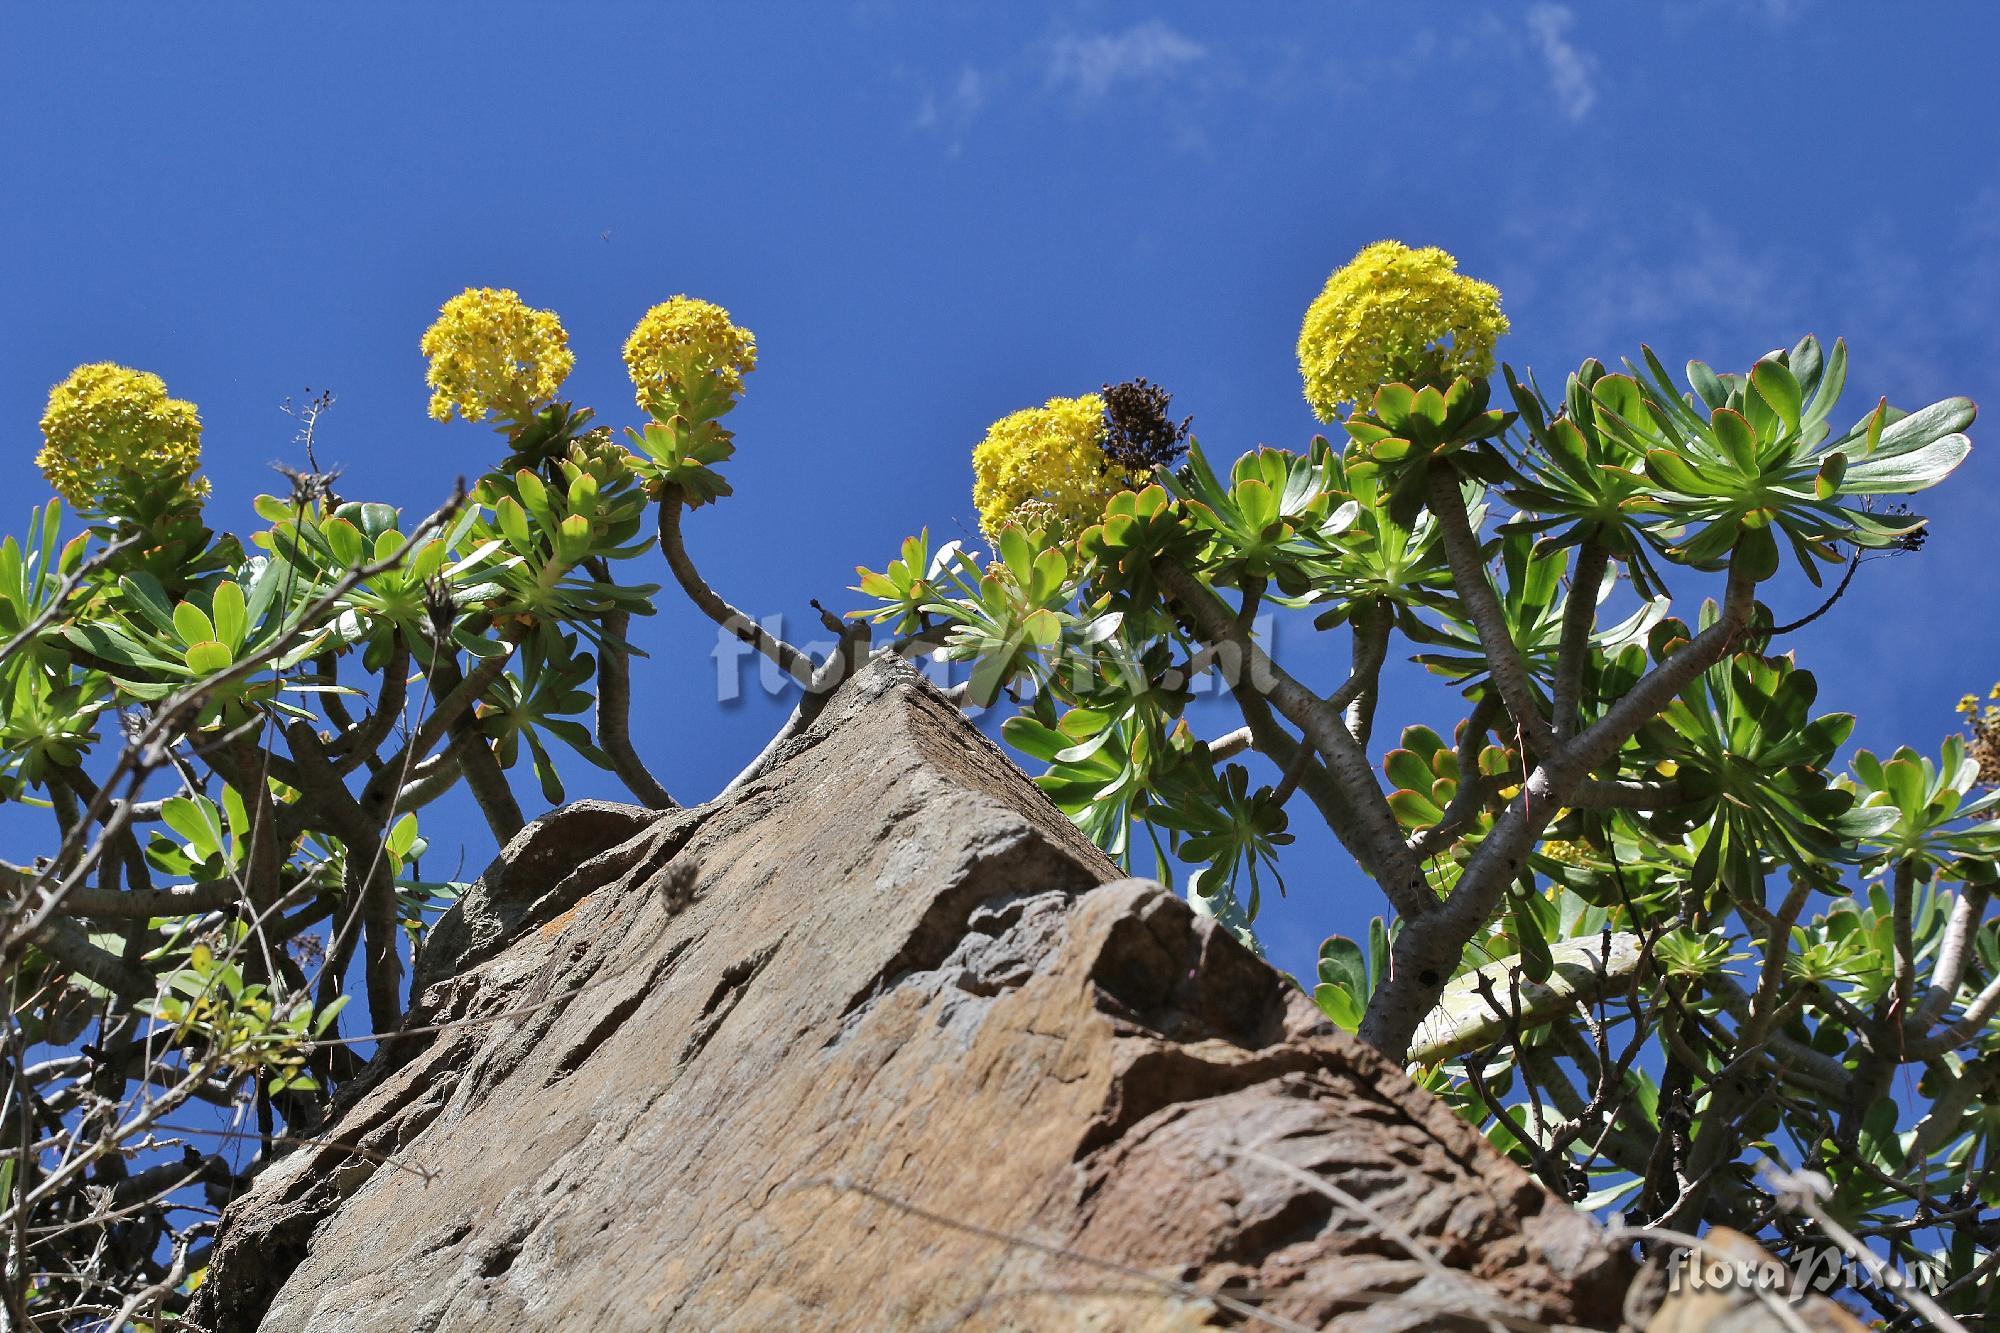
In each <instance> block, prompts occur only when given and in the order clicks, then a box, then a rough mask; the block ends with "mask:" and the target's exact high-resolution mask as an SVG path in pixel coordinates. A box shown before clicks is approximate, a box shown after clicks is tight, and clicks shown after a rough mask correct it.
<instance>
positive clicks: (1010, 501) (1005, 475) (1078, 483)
mask: <svg viewBox="0 0 2000 1333" xmlns="http://www.w3.org/2000/svg"><path fill="white" fill-rule="evenodd" d="M1104 436H1105V428H1104V399H1103V397H1102V396H1101V395H1098V394H1094V393H1087V394H1084V395H1083V396H1082V397H1080V398H1051V399H1049V401H1048V402H1047V403H1045V404H1044V405H1042V406H1041V407H1027V408H1023V409H1021V410H1020V411H1019V412H1015V413H1013V414H1012V415H1010V416H1004V417H1002V418H1000V420H998V421H996V422H994V423H993V424H992V426H991V427H989V428H988V429H987V431H986V438H985V439H983V440H981V441H980V442H979V443H978V444H977V445H976V446H974V447H973V450H972V475H973V485H972V503H973V505H974V506H975V507H976V508H977V509H978V510H979V526H980V529H981V530H982V531H983V532H985V534H986V536H987V538H988V539H989V540H992V541H998V540H999V538H1000V534H1001V533H1002V532H1003V531H1005V530H1006V529H1007V528H1009V527H1013V526H1016V525H1025V526H1032V527H1041V528H1045V529H1063V528H1070V529H1074V528H1081V527H1085V526H1088V525H1089V524H1091V523H1094V522H1096V521H1097V520H1098V519H1100V518H1102V517H1103V516H1104V502H1105V501H1106V500H1109V499H1110V498H1111V497H1112V496H1114V495H1116V494H1117V493H1118V492H1119V491H1121V490H1127V489H1129V488H1131V487H1132V486H1133V485H1135V484H1136V483H1137V478H1135V477H1134V476H1133V475H1132V474H1131V473H1130V472H1129V471H1127V470H1126V469H1124V468H1121V467H1118V466H1117V465H1116V464H1114V463H1112V462H1111V460H1110V459H1109V458H1107V457H1106V456H1105V453H1104Z"/></svg>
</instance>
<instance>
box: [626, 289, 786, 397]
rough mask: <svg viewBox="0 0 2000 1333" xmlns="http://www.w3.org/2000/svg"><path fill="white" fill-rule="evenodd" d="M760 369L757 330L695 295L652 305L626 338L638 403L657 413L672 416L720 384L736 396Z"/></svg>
mask: <svg viewBox="0 0 2000 1333" xmlns="http://www.w3.org/2000/svg"><path fill="white" fill-rule="evenodd" d="M756 368H757V335H756V334H754V333H752V332H750V330H748V329H746V328H742V327H740V326H738V325H736V324H734V323H731V322H730V319H729V312H728V311H727V310H724V309H723V308H722V307H721V306H719V305H716V304H714V303H713V302H710V301H702V300H698V299H696V298H695V297H692V296H676V297H674V298H673V300H671V301H662V302H661V303H660V304H658V305H656V306H654V307H653V308H652V309H651V310H648V311H647V312H646V314H645V317H644V318H643V319H641V320H640V321H639V324H638V327H637V328H634V329H633V330H632V336H631V337H629V338H627V339H626V340H625V369H626V370H627V371H628V372H630V374H631V376H632V387H633V388H634V389H635V390H637V391H638V399H639V406H640V407H642V408H644V409H645V410H646V411H648V412H651V413H653V414H654V415H658V416H666V415H671V414H672V412H674V411H675V410H678V409H679V408H680V407H681V406H682V405H684V404H686V403H688V401H689V399H690V398H691V397H694V396H697V393H696V391H697V390H698V389H701V388H720V389H721V390H722V391H723V393H724V394H725V395H726V396H727V397H728V398H732V399H733V398H735V397H736V396H737V395H738V394H740V393H742V392H743V377H744V376H745V375H748V374H749V373H750V372H751V371H753V370H755V369H756ZM715 415H720V413H719V412H717V413H715Z"/></svg>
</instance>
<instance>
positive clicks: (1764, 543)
mask: <svg viewBox="0 0 2000 1333" xmlns="http://www.w3.org/2000/svg"><path fill="white" fill-rule="evenodd" d="M1733 566H1734V568H1736V569H1738V570H1741V571H1742V573H1743V575H1744V577H1746V578H1749V579H1752V580H1754V581H1756V582H1758V583H1762V582H1763V581H1764V580H1765V579H1768V578H1770V577H1771V576H1772V575H1774V574H1776V573H1777V572H1778V539H1777V537H1776V535H1774V534H1773V533H1772V531H1771V528H1770V527H1769V526H1768V525H1766V526H1763V527H1755V528H1744V529H1743V532H1742V535H1741V536H1740V537H1738V538H1737V539H1736V556H1735V560H1734V562H1733Z"/></svg>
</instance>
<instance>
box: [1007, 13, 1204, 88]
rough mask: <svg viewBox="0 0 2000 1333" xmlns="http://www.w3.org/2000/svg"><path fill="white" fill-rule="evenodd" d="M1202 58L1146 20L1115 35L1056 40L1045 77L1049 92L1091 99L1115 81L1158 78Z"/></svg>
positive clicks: (1196, 45)
mask: <svg viewBox="0 0 2000 1333" xmlns="http://www.w3.org/2000/svg"><path fill="white" fill-rule="evenodd" d="M1207 56H1208V48H1207V47H1206V46H1203V45H1202V44H1201V43H1200V42H1197V41H1195V40H1194V39H1193V38H1192V37H1189V36H1187V35H1186V34H1184V33H1181V32H1179V31H1177V30H1175V29H1174V28H1172V27H1169V26H1168V25H1167V24H1165V23H1162V22H1161V21H1160V20H1158V19H1148V20H1146V21H1145V22H1144V23H1137V24H1134V25H1133V26H1131V27H1129V28H1127V29H1125V31H1123V32H1120V33H1096V34H1093V35H1091V36H1087V37H1076V36H1069V37H1061V38H1058V39H1057V40H1056V41H1055V42H1054V43H1053V44H1052V45H1051V47H1050V48H1049V60H1048V66H1047V69H1046V77H1047V82H1048V85H1049V86H1050V87H1051V88H1063V89H1068V90H1069V91H1071V92H1073V93H1075V94H1076V95H1077V96H1079V97H1083V98H1097V97H1103V96H1104V95H1105V94H1107V93H1109V92H1110V91H1111V90H1112V89H1113V88H1115V87H1116V86H1118V85H1119V84H1121V83H1128V82H1142V81H1144V80H1148V79H1159V78H1164V77H1167V76H1169V75H1171V74H1173V73H1174V72H1175V71H1177V70H1180V69H1182V68H1184V67H1186V66H1188V65H1193V64H1197V63H1199V62H1200V61H1202V60H1204V59H1206V58H1207Z"/></svg>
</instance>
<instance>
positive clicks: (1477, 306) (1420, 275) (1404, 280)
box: [1299, 241, 1507, 421]
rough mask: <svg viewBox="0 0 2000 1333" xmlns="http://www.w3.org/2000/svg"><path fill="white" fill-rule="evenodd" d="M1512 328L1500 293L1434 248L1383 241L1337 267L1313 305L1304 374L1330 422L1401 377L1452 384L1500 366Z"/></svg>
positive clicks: (1303, 333)
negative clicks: (1496, 348)
mask: <svg viewBox="0 0 2000 1333" xmlns="http://www.w3.org/2000/svg"><path fill="white" fill-rule="evenodd" d="M1506 331H1507V317H1506V316H1505V315H1503V314H1501V313H1500V293H1499V292H1498V291H1497V290H1496V289H1495V288H1494V287H1492V286H1491V285H1490V284H1488V283H1484V282H1479V281H1477V280H1475V279H1473V278H1468V277H1465V276H1463V275H1462V274H1460V273H1459V272H1458V261H1457V260H1456V259H1454V258H1452V257H1451V256H1450V255H1449V254H1446V253H1445V252H1444V251H1443V250H1439V249H1437V248H1436V247H1434V246H1426V247H1425V248H1423V249H1421V250H1412V249H1410V248H1409V247H1408V246H1406V245H1404V244H1402V243H1401V242H1400V241H1377V242H1376V243H1375V244H1373V245H1371V246H1369V247H1367V248H1366V249H1365V250H1363V251H1362V252H1361V253H1360V254H1358V255H1356V256H1355V257H1354V259H1353V261H1352V262H1351V263H1349V264H1348V265H1347V266H1346V267H1345V268H1341V269H1337V270H1335V272H1334V274H1333V276H1332V277H1330V278H1328V279H1327V280H1326V287H1325V288H1324V289H1323V290H1322V291H1321V292H1320V294H1319V296H1318V297H1317V298H1316V299H1315V300H1314V301H1313V303H1312V305H1310V306H1308V307H1307V308H1306V318H1305V326H1304V328H1302V329H1301V330H1300V331H1299V372H1300V374H1301V375H1303V376H1304V377H1305V387H1306V401H1307V402H1309V403H1311V404H1312V408H1313V411H1314V412H1315V413H1317V414H1318V416H1319V419H1320V420H1322V421H1331V420H1333V418H1334V415H1335V414H1336V412H1338V410H1339V408H1340V406H1341V405H1342V404H1343V403H1354V402H1359V403H1363V404H1365V403H1367V402H1368V400H1369V399H1370V397H1372V396H1373V394H1374V392H1375V390H1376V389H1378V388H1380V387H1381V386H1382V385H1384V384H1387V383H1389V382H1391V381H1393V380H1402V381H1405V382H1418V383H1421V382H1425V381H1437V382H1444V381H1448V380H1450V379H1452V378H1453V377H1455V376H1458V375H1472V376H1480V375H1485V374H1488V373H1490V372H1491V371H1492V369H1493V344H1494V343H1496V342H1498V341H1499V340H1500V335H1501V334H1503V333H1505V332H1506Z"/></svg>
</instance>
